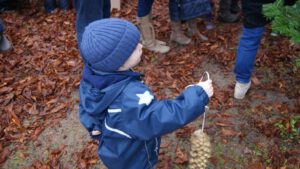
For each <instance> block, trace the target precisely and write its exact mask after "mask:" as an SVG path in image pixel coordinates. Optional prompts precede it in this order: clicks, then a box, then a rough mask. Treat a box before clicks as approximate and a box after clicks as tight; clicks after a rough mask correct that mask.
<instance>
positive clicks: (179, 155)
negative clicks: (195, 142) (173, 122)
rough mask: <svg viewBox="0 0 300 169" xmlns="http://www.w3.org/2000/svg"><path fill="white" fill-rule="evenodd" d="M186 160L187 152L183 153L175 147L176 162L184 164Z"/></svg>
mask: <svg viewBox="0 0 300 169" xmlns="http://www.w3.org/2000/svg"><path fill="white" fill-rule="evenodd" d="M187 161H188V158H187V154H185V153H183V152H182V151H181V149H180V148H179V147H177V149H176V159H175V163H176V164H184V163H186V162H187Z"/></svg>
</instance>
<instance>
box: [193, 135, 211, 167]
mask: <svg viewBox="0 0 300 169" xmlns="http://www.w3.org/2000/svg"><path fill="white" fill-rule="evenodd" d="M210 153H211V145H210V139H209V136H208V135H207V134H205V133H204V132H203V131H202V130H196V131H195V132H194V133H193V134H192V137H191V151H190V158H189V169H205V168H206V167H207V163H208V158H209V157H210Z"/></svg>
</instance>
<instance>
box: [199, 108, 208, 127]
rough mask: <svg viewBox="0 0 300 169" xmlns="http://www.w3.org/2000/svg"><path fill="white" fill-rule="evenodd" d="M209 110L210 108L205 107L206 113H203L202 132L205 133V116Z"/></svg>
mask: <svg viewBox="0 0 300 169" xmlns="http://www.w3.org/2000/svg"><path fill="white" fill-rule="evenodd" d="M208 109H209V107H208V106H205V111H204V113H203V119H202V129H201V130H202V132H203V131H204V125H205V115H206V111H207V110H208Z"/></svg>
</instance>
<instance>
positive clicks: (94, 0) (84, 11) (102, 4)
mask: <svg viewBox="0 0 300 169" xmlns="http://www.w3.org/2000/svg"><path fill="white" fill-rule="evenodd" d="M74 4H75V8H76V32H77V43H78V46H79V47H80V43H81V39H82V34H83V31H84V28H85V27H86V26H87V25H88V24H90V23H91V22H93V21H96V20H99V19H103V18H109V17H110V0H75V1H74Z"/></svg>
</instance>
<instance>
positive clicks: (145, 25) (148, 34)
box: [137, 14, 170, 53]
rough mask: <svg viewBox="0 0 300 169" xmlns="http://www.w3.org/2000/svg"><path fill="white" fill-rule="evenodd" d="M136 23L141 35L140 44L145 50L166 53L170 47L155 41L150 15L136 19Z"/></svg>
mask: <svg viewBox="0 0 300 169" xmlns="http://www.w3.org/2000/svg"><path fill="white" fill-rule="evenodd" d="M137 21H138V27H139V29H140V31H141V35H142V44H143V46H144V47H145V48H146V49H148V50H151V51H154V52H158V53H167V52H168V51H169V50H170V47H169V46H167V45H166V43H165V42H163V41H160V40H157V39H155V32H154V27H153V24H152V18H151V14H149V15H147V16H144V17H138V18H137Z"/></svg>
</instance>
